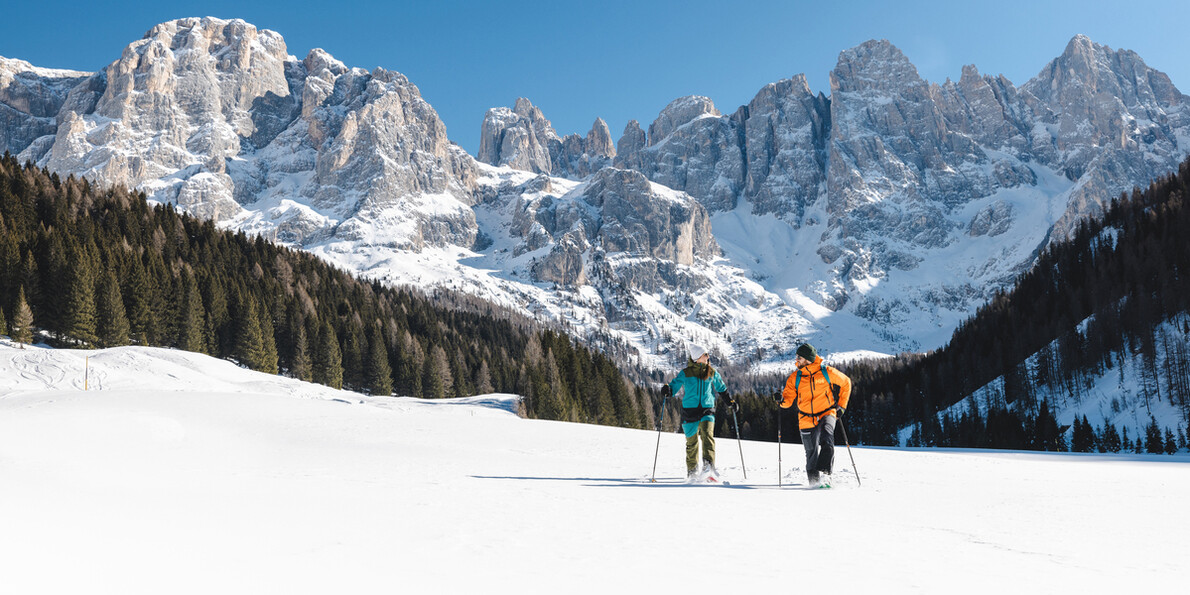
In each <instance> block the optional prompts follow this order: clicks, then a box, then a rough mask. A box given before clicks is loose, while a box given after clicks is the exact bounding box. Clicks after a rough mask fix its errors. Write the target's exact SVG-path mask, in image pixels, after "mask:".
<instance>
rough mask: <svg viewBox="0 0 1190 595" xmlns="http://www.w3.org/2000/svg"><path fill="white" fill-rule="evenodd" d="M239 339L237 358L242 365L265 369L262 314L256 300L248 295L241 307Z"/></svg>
mask: <svg viewBox="0 0 1190 595" xmlns="http://www.w3.org/2000/svg"><path fill="white" fill-rule="evenodd" d="M238 318H239V324H238V325H237V326H238V327H239V339H238V340H237V341H236V359H238V360H239V361H240V365H242V366H246V367H248V368H250V369H253V370H261V371H263V370H264V369H265V353H264V335H263V333H262V331H261V330H260V314H259V313H258V312H257V310H256V300H255V299H254V298H253V297H252V296H251V295H249V296H246V297H245V299H244V302H243V304H242V305H241V307H240V316H239V317H238Z"/></svg>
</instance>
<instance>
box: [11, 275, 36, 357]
mask: <svg viewBox="0 0 1190 595" xmlns="http://www.w3.org/2000/svg"><path fill="white" fill-rule="evenodd" d="M12 340H13V341H16V342H17V343H19V344H20V345H21V349H24V348H25V343H32V342H33V311H32V310H30V309H29V303H28V302H26V301H25V288H24V287H22V288H21V289H20V290H19V291H18V292H17V306H16V310H15V311H14V312H13V315H12Z"/></svg>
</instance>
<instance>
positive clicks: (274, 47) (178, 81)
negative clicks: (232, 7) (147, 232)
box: [20, 18, 476, 247]
mask: <svg viewBox="0 0 1190 595" xmlns="http://www.w3.org/2000/svg"><path fill="white" fill-rule="evenodd" d="M56 116H57V127H56V130H55V131H54V132H53V136H52V137H48V136H47V137H42V138H40V139H37V140H35V141H33V142H32V143H30V144H29V145H28V146H26V147H22V151H23V152H22V153H21V154H20V156H21V158H22V159H32V160H35V161H36V162H37V163H38V164H40V165H43V166H46V167H48V168H50V169H52V170H54V171H58V172H61V173H73V174H76V175H83V176H87V177H88V178H91V179H93V180H95V181H97V182H99V183H118V184H126V185H129V186H133V187H137V188H140V189H142V190H144V191H145V192H146V193H147V194H148V195H149V196H150V197H151V198H153V199H155V200H159V201H162V202H174V203H177V204H178V205H180V206H182V207H184V208H186V209H187V210H189V211H191V212H193V213H195V214H197V215H200V216H203V217H209V218H212V219H215V220H217V221H231V220H237V219H243V218H252V219H256V220H260V219H263V220H267V221H268V222H270V223H271V224H272V225H274V226H275V227H276V228H277V230H278V237H279V238H281V239H284V240H288V241H295V242H299V243H303V242H309V241H311V240H313V239H316V238H321V237H329V236H335V237H347V238H355V239H360V240H369V241H376V242H380V243H391V244H393V245H404V246H414V247H416V246H422V245H424V244H425V243H427V242H430V243H434V242H451V243H458V244H467V243H469V242H470V241H473V240H474V237H475V221H474V215H473V214H471V213H470V211H469V209H468V205H469V202H470V199H471V192H472V190H473V189H474V186H475V175H476V173H475V168H474V163H473V160H472V159H471V158H470V157H469V156H468V155H467V154H466V153H465V152H464V151H462V150H461V149H459V148H458V147H457V146H455V145H452V144H451V143H450V141H449V140H448V139H447V137H446V127H445V126H444V125H443V124H442V122H441V120H439V119H438V115H437V113H436V112H434V109H433V108H432V107H431V106H430V105H429V104H428V103H426V102H425V101H424V100H423V99H422V98H421V95H420V92H419V91H418V89H417V87H416V86H414V85H413V84H412V83H410V82H409V80H408V79H406V78H405V77H404V76H403V75H401V74H399V73H396V72H390V71H386V70H384V69H380V68H378V69H376V70H374V71H372V72H367V71H364V70H361V69H349V68H347V67H345V66H344V65H343V64H342V63H341V62H338V61H337V60H335V59H334V58H332V57H331V56H330V55H328V54H327V53H326V52H323V51H322V50H318V49H315V50H312V51H311V52H310V53H309V55H308V56H307V57H306V59H305V60H297V59H296V58H294V57H292V56H289V55H288V53H287V50H286V46H285V42H284V40H283V39H282V38H281V36H280V35H278V34H277V33H275V32H272V31H268V30H258V29H257V28H256V27H254V26H252V25H250V24H248V23H245V22H243V21H240V20H231V21H225V20H220V19H214V18H202V19H197V18H190V19H180V20H177V21H170V22H167V23H162V24H161V25H158V26H156V27H154V28H153V29H152V30H150V31H149V32H148V33H147V34H146V35H145V37H144V38H143V39H141V40H140V41H137V42H135V43H132V44H130V45H129V46H128V47H127V48H125V49H124V52H123V54H122V55H121V56H120V58H119V59H118V60H116V61H115V62H113V63H112V64H111V65H110V66H108V67H107V68H106V69H104V70H103V71H102V72H99V73H96V74H95V75H93V76H91V77H90V78H89V79H87V80H85V81H83V82H81V83H80V84H78V85H77V86H75V87H74V89H73V90H72V91H71V92H70V94H69V96H68V97H67V98H66V100H65V102H64V104H63V105H62V106H61V108H60V110H59V111H57V114H56ZM428 196H435V197H441V199H437V198H436V199H433V200H431V199H427V198H425V197H428ZM431 203H434V204H431ZM438 203H441V204H438ZM375 221H385V222H387V223H389V224H390V226H391V227H392V229H390V230H389V231H390V232H392V233H391V235H389V236H388V237H385V238H365V237H364V233H363V232H362V231H361V228H362V227H367V226H366V225H361V222H375Z"/></svg>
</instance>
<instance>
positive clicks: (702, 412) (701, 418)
mask: <svg viewBox="0 0 1190 595" xmlns="http://www.w3.org/2000/svg"><path fill="white" fill-rule="evenodd" d="M688 351H689V354H690V360H689V361H688V362H687V364H686V367H685V368H684V369H683V370H682V371H681V372H679V373H678V375H677V377H676V378H674V379H673V380H671V381H670V382H669V384H667V385H665V386H663V387H661V396H662V397H664V398H669V397H671V396H674V395H677V394H678V392H679V391H682V392H683V395H682V432H683V433H685V434H686V478H687V479H688V480H690V481H694V480H695V479H697V478H698V474H699V469H698V460H699V456H698V449H699V444H700V443H701V445H702V462H703V469H702V474H703V477H705V478H706V479H707V480H708V481H718V475H719V473H718V471H717V470H716V469H715V436H714V431H715V397H716V395H718V396H719V397H720V398H722V399H723V400H724V401H725V402H726V403H727V405H728V406H729V407H732V408H738V407H739V405H738V404H737V403H736V402H735V399H732V398H731V395H729V394H728V393H727V385H726V384H724V383H723V377H722V376H720V375H719V372H718V371H716V370H715V369H714V368H712V367H711V363H710V361H711V355H710V354H709V353H707V350H706V349H704V348H703V347H702V346H700V345H693V344H691V345H688Z"/></svg>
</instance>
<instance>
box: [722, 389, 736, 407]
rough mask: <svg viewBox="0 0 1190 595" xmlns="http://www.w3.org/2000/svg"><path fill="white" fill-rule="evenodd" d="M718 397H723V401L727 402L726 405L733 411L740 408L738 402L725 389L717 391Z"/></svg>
mask: <svg viewBox="0 0 1190 595" xmlns="http://www.w3.org/2000/svg"><path fill="white" fill-rule="evenodd" d="M719 398H720V399H723V401H724V402H726V403H727V406H728V407H729V408H731V409H732V410H733V411H739V410H740V403H739V402H738V401H736V400H735V399H734V398H732V396H731V395H730V394H728V393H727V391H723V392H721V393H719Z"/></svg>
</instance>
